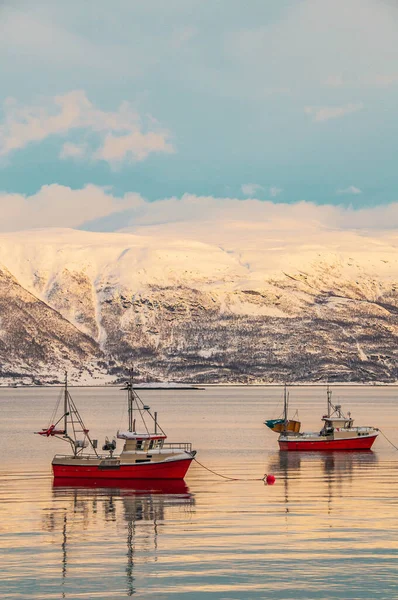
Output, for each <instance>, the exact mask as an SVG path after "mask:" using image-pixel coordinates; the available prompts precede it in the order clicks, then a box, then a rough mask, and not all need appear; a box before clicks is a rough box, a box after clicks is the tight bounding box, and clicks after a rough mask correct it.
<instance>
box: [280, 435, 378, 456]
mask: <svg viewBox="0 0 398 600" xmlns="http://www.w3.org/2000/svg"><path fill="white" fill-rule="evenodd" d="M376 438H377V435H372V436H369V437H358V438H350V439H346V440H330V441H325V440H322V441H319V442H317V441H315V440H314V441H312V440H302V441H299V440H295V439H292V440H289V441H288V442H285V441H280V442H279V449H280V450H289V451H291V450H294V451H297V450H303V451H308V450H310V451H312V452H324V451H327V452H329V451H331V450H370V449H371V447H372V445H373V442H374V441H375V439H376Z"/></svg>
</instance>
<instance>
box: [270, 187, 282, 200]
mask: <svg viewBox="0 0 398 600" xmlns="http://www.w3.org/2000/svg"><path fill="white" fill-rule="evenodd" d="M282 192H283V189H282V188H278V187H276V186H275V185H273V186H271V187H270V188H269V193H270V196H271V198H276V197H277V196H279V194H281V193H282Z"/></svg>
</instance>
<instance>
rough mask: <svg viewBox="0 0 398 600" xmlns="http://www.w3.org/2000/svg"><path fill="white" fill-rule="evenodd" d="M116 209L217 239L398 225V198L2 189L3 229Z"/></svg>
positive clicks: (130, 221) (82, 218) (133, 220)
mask: <svg viewBox="0 0 398 600" xmlns="http://www.w3.org/2000/svg"><path fill="white" fill-rule="evenodd" d="M355 189H358V188H355ZM118 213H123V219H124V222H125V223H126V227H131V228H132V229H133V230H138V229H140V231H141V232H142V231H145V230H147V229H148V231H149V230H155V229H156V228H158V227H160V228H161V230H162V233H163V234H167V232H169V233H170V235H178V236H180V237H182V238H183V237H184V236H188V237H190V236H191V237H195V236H196V238H197V239H200V240H204V241H213V242H214V243H216V241H217V236H219V235H220V232H222V231H223V232H224V234H225V238H226V239H229V238H233V237H235V236H236V235H238V236H241V235H247V236H248V237H250V235H251V232H256V231H261V232H263V234H264V235H269V234H270V232H272V231H273V232H280V241H281V243H282V242H283V240H284V239H285V237H286V235H285V233H283V232H286V231H287V230H289V231H290V230H292V231H293V230H297V231H300V232H301V233H300V235H301V234H302V233H303V232H305V231H307V230H311V231H319V232H322V231H325V230H331V231H334V230H357V229H361V230H367V229H373V230H374V229H385V230H391V229H398V203H392V204H389V205H385V206H378V207H374V208H360V209H356V210H355V209H354V208H352V207H344V206H335V205H321V206H318V205H315V204H312V203H310V202H298V203H295V204H284V203H275V202H272V201H260V200H255V199H251V198H249V199H246V200H240V199H238V198H215V197H213V196H194V195H192V194H184V195H183V196H182V197H181V198H175V197H172V198H165V199H162V200H157V201H156V202H149V201H146V200H145V199H144V198H142V197H141V196H140V195H139V194H135V193H128V194H125V195H123V196H121V197H118V196H115V195H113V194H112V191H111V190H109V189H104V188H101V187H98V186H95V185H87V186H85V187H84V188H82V189H78V190H72V189H71V188H69V187H66V186H62V185H57V184H53V185H47V186H43V187H42V188H41V189H40V190H39V191H38V192H37V193H36V194H33V195H31V196H24V195H22V194H7V193H2V194H1V193H0V214H1V215H2V218H1V220H0V231H15V230H23V229H31V228H35V227H74V228H78V227H82V226H83V225H84V224H85V223H88V222H90V221H91V222H92V221H95V220H97V219H104V218H107V217H109V218H110V219H111V217H112V216H114V215H115V214H118ZM224 234H223V235H224ZM275 235H276V234H275ZM278 235H279V234H278ZM220 239H221V238H220Z"/></svg>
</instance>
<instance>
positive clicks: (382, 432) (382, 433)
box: [378, 429, 398, 450]
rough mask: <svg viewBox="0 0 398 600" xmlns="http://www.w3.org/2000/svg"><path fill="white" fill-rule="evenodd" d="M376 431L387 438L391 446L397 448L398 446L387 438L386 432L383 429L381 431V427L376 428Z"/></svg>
mask: <svg viewBox="0 0 398 600" xmlns="http://www.w3.org/2000/svg"><path fill="white" fill-rule="evenodd" d="M378 431H380V433H381V435H382V436H383V437H384V438H385V439H386V440H387V442H388V443H389V444H391V446H392V447H393V448H395V450H398V446H396V445H395V444H393V443H392V441H391V440H389V439H388V437H387V436H386V434H385V433H384V431H382V430H381V429H378Z"/></svg>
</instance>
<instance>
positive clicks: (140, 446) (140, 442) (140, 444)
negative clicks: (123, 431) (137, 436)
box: [135, 440, 143, 450]
mask: <svg viewBox="0 0 398 600" xmlns="http://www.w3.org/2000/svg"><path fill="white" fill-rule="evenodd" d="M142 444H143V442H142V440H137V443H136V445H135V449H136V450H142Z"/></svg>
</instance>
